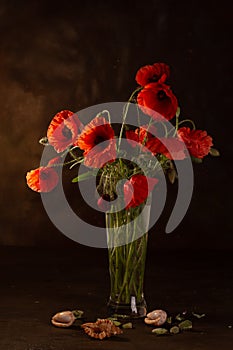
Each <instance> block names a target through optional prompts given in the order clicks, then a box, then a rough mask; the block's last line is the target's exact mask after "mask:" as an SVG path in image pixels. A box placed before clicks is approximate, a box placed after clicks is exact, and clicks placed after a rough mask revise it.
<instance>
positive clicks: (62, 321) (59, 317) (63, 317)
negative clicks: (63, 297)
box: [51, 311, 76, 328]
mask: <svg viewBox="0 0 233 350" xmlns="http://www.w3.org/2000/svg"><path fill="white" fill-rule="evenodd" d="M75 320H76V317H75V316H74V314H73V312H72V311H62V312H58V313H56V314H55V315H54V316H53V317H52V319H51V322H52V324H53V325H54V326H56V327H61V328H66V327H70V326H72V324H73V323H74V321H75Z"/></svg>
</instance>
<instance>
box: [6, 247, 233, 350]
mask: <svg viewBox="0 0 233 350" xmlns="http://www.w3.org/2000/svg"><path fill="white" fill-rule="evenodd" d="M0 253H1V259H0V274H1V287H0V349H5V350H8V349H9V350H52V349H56V350H62V349H67V350H74V349H88V350H89V349H111V350H114V349H129V350H130V349H160V350H162V349H166V350H170V349H178V350H182V349H184V350H186V349H189V350H199V349H200V350H201V349H205V350H207V349H211V350H214V349H219V348H220V347H221V348H222V349H224V350H227V349H232V342H233V331H232V328H231V326H233V318H232V311H233V307H232V287H233V286H232V281H233V279H232V263H231V262H232V257H231V254H230V253H228V254H227V253H226V252H225V253H220V252H209V253H207V252H205V254H204V253H203V252H202V253H198V252H193V253H191V252H189V253H187V252H186V253H184V252H176V253H174V252H173V253H169V252H163V253H162V252H160V253H156V254H155V252H154V251H153V250H150V249H148V256H147V267H146V277H145V290H144V291H145V297H146V301H147V304H148V309H149V310H150V311H151V310H153V309H160V308H161V309H164V310H166V311H167V312H168V313H169V314H176V313H179V312H183V311H184V310H186V311H188V312H189V311H190V312H191V311H194V312H198V313H205V314H206V316H205V317H203V318H201V319H196V320H194V322H193V330H192V331H186V332H183V333H182V334H179V335H173V336H171V335H169V336H160V337H159V336H156V335H155V334H152V332H151V330H152V329H153V327H150V326H147V325H145V324H144V321H143V320H138V321H133V329H125V330H124V332H123V334H121V335H118V336H115V337H112V338H109V339H105V340H102V341H100V340H95V339H92V338H90V337H88V336H87V335H86V334H85V333H84V332H83V330H82V329H80V327H79V326H73V327H71V328H69V329H60V328H56V327H54V326H52V324H51V322H50V320H51V317H52V315H53V314H55V313H56V312H58V311H62V310H74V309H81V310H83V311H84V317H85V318H84V320H85V321H87V322H93V321H95V320H96V319H97V318H105V317H107V308H106V304H107V300H108V295H109V279H108V278H109V277H108V261H107V254H106V250H101V249H95V248H88V247H85V248H84V247H80V246H79V245H77V246H74V249H71V248H69V249H68V248H64V249H63V250H62V249H61V248H59V249H56V250H55V249H53V248H46V249H45V248H14V247H1V248H0Z"/></svg>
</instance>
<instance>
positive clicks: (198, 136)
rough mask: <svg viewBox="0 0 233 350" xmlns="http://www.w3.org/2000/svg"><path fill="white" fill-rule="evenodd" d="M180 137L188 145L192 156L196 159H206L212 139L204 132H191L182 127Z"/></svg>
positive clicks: (179, 131) (179, 132)
mask: <svg viewBox="0 0 233 350" xmlns="http://www.w3.org/2000/svg"><path fill="white" fill-rule="evenodd" d="M178 136H179V137H180V139H181V140H183V142H184V143H185V144H186V147H187V148H188V150H189V152H190V154H191V155H192V156H193V157H195V158H203V157H205V156H206V155H207V154H208V153H209V151H210V148H211V146H213V143H212V137H211V136H209V135H207V132H206V131H204V130H191V129H190V128H187V127H182V128H180V129H179V130H178Z"/></svg>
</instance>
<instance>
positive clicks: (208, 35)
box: [0, 0, 233, 350]
mask: <svg viewBox="0 0 233 350" xmlns="http://www.w3.org/2000/svg"><path fill="white" fill-rule="evenodd" d="M232 20H233V18H232V2H231V1H229V2H228V1H225V0H222V1H218V2H216V1H203V0H202V1H198V0H195V1H193V0H190V1H184V0H182V1H177V0H176V1H175V0H148V1H143V2H139V4H136V3H135V2H134V1H123V2H119V1H85V2H84V1H74V0H69V1H68V0H67V1H62V2H61V1H54V0H50V1H45V0H41V1H39V0H38V1H33V0H32V1H20V0H19V1H17V0H15V1H10V0H5V1H4V0H0V31H1V33H0V77H1V79H0V108H1V115H0V120H1V123H0V126H1V127H0V144H1V163H0V164H1V165H0V178H1V182H0V186H1V187H0V349H1V350H8V349H9V350H12V349H14V350H54V349H56V350H64V349H69V350H76V349H79V348H82V349H88V350H91V349H93V350H94V349H96V348H97V347H98V348H101V349H111V350H119V349H122V350H124V349H127V350H135V349H139V350H141V349H147V350H152V349H155V348H156V349H157V348H159V349H161V350H164V349H165V350H168V349H170V350H177V349H179V350H187V349H190V350H197V349H200V350H218V349H219V348H222V349H224V350H228V349H229V350H230V349H232V329H233V328H232V326H233V323H232V314H233V310H232V293H233V289H232V281H233V278H232V272H233V271H232V248H233V224H232V222H233V220H232V212H233V211H232V209H233V208H232V165H231V162H232V154H233V147H232V126H231V125H232V100H231V91H232V89H231V88H232V69H231V68H232V56H231V48H232V41H231V31H232ZM159 61H163V62H166V63H167V64H169V65H170V66H171V72H172V74H171V82H172V88H173V91H174V93H175V94H176V95H177V96H178V98H179V103H180V106H181V111H182V116H183V117H184V118H186V117H188V118H191V119H193V120H195V122H196V124H197V127H198V128H200V129H206V130H207V131H208V133H209V134H210V135H212V137H213V139H214V144H215V147H216V148H217V149H219V151H220V153H221V156H220V157H219V158H211V157H207V158H205V159H204V162H203V164H198V165H195V166H194V173H195V174H194V175H195V183H194V193H193V198H192V202H191V204H190V207H189V209H188V212H187V214H186V216H185V218H184V219H183V221H182V223H181V224H180V225H179V227H177V229H176V230H175V231H174V232H173V233H171V234H168V235H167V234H165V232H164V228H165V226H166V222H167V219H168V217H169V214H170V211H171V208H172V206H173V204H174V200H175V196H176V189H177V184H176V185H173V186H169V191H168V198H167V203H166V207H165V210H164V212H163V214H162V215H161V217H160V219H159V221H158V222H157V224H156V225H155V227H153V228H152V229H151V232H150V236H149V246H148V256H147V265H146V271H145V286H144V287H145V289H144V291H145V297H146V301H147V304H148V309H149V310H150V311H151V310H153V309H156V308H159V309H160V308H162V309H164V310H166V311H167V312H168V313H169V314H170V313H173V314H177V313H179V312H182V311H183V310H188V311H195V312H198V313H205V314H206V317H204V318H203V319H201V320H196V322H195V323H194V330H193V332H188V333H186V334H180V335H177V336H174V337H173V336H168V337H165V338H164V337H161V338H159V337H156V336H154V335H153V334H152V333H151V328H150V327H149V328H148V327H147V326H146V325H144V323H143V320H139V322H134V327H135V329H133V330H131V329H129V330H125V332H124V334H123V335H121V336H119V337H115V338H113V339H109V340H106V341H103V342H102V343H101V342H98V341H97V342H96V341H92V340H90V339H89V338H88V337H87V336H86V335H85V334H84V333H83V332H82V331H81V330H80V329H77V328H75V327H74V328H71V329H68V330H67V329H63V330H61V329H58V328H55V327H52V326H51V323H50V319H51V316H52V315H53V314H54V313H55V312H58V311H61V310H65V309H70V310H73V309H76V308H78V309H81V310H84V311H85V320H86V321H95V320H96V318H97V317H101V318H104V317H106V314H107V308H106V305H107V300H108V297H109V293H110V281H109V274H108V260H107V251H106V250H102V249H95V248H91V247H84V246H82V245H80V244H78V243H76V242H73V241H71V240H70V239H68V238H67V237H65V236H64V235H63V234H62V233H60V232H59V231H58V230H57V229H56V228H55V227H54V226H53V224H52V223H51V222H50V220H49V218H48V216H47V214H46V212H45V210H44V208H43V205H42V203H41V198H40V195H39V194H38V193H35V192H33V191H31V190H30V189H29V188H27V185H26V181H25V175H26V172H27V171H28V170H30V169H33V168H36V167H38V165H39V162H40V157H41V153H42V150H43V147H42V146H41V145H40V144H39V143H38V140H39V139H40V138H41V137H42V136H44V135H45V133H46V129H47V126H48V124H49V122H50V120H51V118H52V117H53V116H54V114H55V113H56V112H58V111H60V110H61V109H66V108H67V109H71V110H74V111H78V110H80V109H83V108H86V107H88V106H90V105H93V104H97V103H103V102H111V101H125V100H126V99H127V98H128V97H129V94H130V92H131V91H132V90H133V89H134V88H135V87H136V83H135V80H134V78H135V73H136V71H137V70H138V68H140V67H141V66H143V65H145V64H150V63H154V62H159ZM68 178H70V179H71V173H68V174H67V182H66V186H67V191H68V193H69V194H72V202H73V203H74V205H75V204H76V208H77V209H78V210H79V211H80V212H82V213H85V215H86V217H87V218H88V217H90V216H91V217H90V219H92V220H95V219H96V220H97V221H101V220H102V221H101V222H103V217H102V216H101V217H99V216H94V217H93V215H92V214H91V213H90V211H88V210H86V208H85V207H84V206H81V205H80V196H79V194H78V190H77V189H78V187H77V186H75V185H73V184H71V183H69V179H68ZM155 199H156V198H155ZM152 215H153V206H152ZM77 229H78V228H77ZM140 321H142V322H140Z"/></svg>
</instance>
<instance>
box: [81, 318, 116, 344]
mask: <svg viewBox="0 0 233 350" xmlns="http://www.w3.org/2000/svg"><path fill="white" fill-rule="evenodd" d="M81 327H82V328H83V329H84V332H85V333H86V334H87V335H89V336H90V337H92V338H95V339H100V340H102V339H104V338H109V337H111V336H112V335H116V334H121V333H123V332H122V330H121V329H120V328H119V327H117V326H115V325H114V323H113V322H112V321H111V320H108V319H98V320H97V321H96V322H88V323H83V324H82V325H81Z"/></svg>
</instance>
